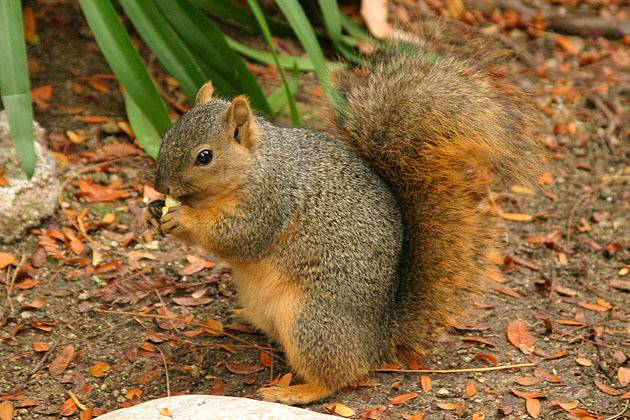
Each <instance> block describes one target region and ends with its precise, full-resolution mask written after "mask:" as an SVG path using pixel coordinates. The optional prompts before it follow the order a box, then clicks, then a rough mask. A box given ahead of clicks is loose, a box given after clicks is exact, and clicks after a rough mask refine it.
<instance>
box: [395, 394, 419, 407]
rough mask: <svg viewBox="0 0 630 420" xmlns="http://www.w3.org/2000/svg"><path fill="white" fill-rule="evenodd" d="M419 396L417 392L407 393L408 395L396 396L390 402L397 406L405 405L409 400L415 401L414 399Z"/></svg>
mask: <svg viewBox="0 0 630 420" xmlns="http://www.w3.org/2000/svg"><path fill="white" fill-rule="evenodd" d="M417 396H418V394H417V393H415V392H407V393H406V394H400V395H397V396H395V397H394V398H392V399H391V400H390V402H391V403H392V404H394V405H396V404H403V403H406V402H407V401H409V400H413V399H414V398H416V397H417Z"/></svg>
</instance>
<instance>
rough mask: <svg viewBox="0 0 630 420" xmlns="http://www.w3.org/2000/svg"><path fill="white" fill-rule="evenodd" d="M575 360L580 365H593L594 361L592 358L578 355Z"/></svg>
mask: <svg viewBox="0 0 630 420" xmlns="http://www.w3.org/2000/svg"><path fill="white" fill-rule="evenodd" d="M575 362H576V363H577V364H578V365H580V366H586V367H589V366H593V362H592V361H591V360H590V359H586V358H584V357H576V358H575Z"/></svg>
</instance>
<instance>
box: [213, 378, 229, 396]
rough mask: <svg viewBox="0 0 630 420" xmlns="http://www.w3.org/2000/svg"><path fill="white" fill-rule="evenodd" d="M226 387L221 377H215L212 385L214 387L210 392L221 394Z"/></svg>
mask: <svg viewBox="0 0 630 420" xmlns="http://www.w3.org/2000/svg"><path fill="white" fill-rule="evenodd" d="M224 388H225V384H224V383H223V381H222V380H221V378H214V384H213V385H212V389H210V394H212V395H221V394H223V389H224Z"/></svg>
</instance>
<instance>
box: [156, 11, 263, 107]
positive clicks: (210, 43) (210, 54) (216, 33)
mask: <svg viewBox="0 0 630 420" xmlns="http://www.w3.org/2000/svg"><path fill="white" fill-rule="evenodd" d="M155 3H156V5H157V6H158V8H159V9H160V10H161V11H162V13H163V15H164V16H165V17H166V19H167V20H168V21H169V23H170V24H171V26H172V27H173V28H174V29H175V31H176V32H177V33H178V34H179V36H180V37H181V39H182V40H183V41H184V42H185V43H186V44H187V45H188V46H189V48H190V49H191V50H192V51H193V52H194V53H195V54H196V56H197V57H199V59H200V60H201V61H203V63H205V64H206V65H207V67H208V68H211V69H213V70H214V71H216V73H218V74H220V75H221V76H222V78H223V79H224V80H226V81H227V82H229V83H230V84H231V85H232V89H236V90H237V91H238V92H239V93H244V94H246V95H247V96H249V99H250V100H251V102H252V105H253V106H254V108H256V109H258V110H259V111H261V112H263V113H265V114H267V115H271V108H270V107H269V104H268V103H267V98H266V97H265V95H264V93H263V91H262V89H261V88H260V86H259V85H258V81H257V80H256V78H255V77H254V75H253V74H252V73H251V72H250V71H249V69H248V68H247V66H246V65H245V63H244V62H243V60H242V59H241V57H240V56H239V55H238V54H237V53H236V52H235V51H234V50H233V49H232V48H230V46H229V45H228V43H227V41H226V40H225V36H224V35H223V33H222V32H221V30H220V29H219V28H218V27H217V25H216V24H215V23H214V22H212V21H210V20H209V19H207V18H206V17H205V16H204V15H203V13H202V12H201V10H199V9H198V8H197V7H196V6H195V5H194V4H193V3H191V2H190V1H189V0H155ZM212 82H213V85H214V84H218V83H217V81H216V80H214V79H212Z"/></svg>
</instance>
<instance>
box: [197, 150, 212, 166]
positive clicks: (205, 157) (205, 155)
mask: <svg viewBox="0 0 630 420" xmlns="http://www.w3.org/2000/svg"><path fill="white" fill-rule="evenodd" d="M210 162H212V150H208V149H203V150H202V151H201V152H199V154H198V155H197V158H196V159H195V165H198V166H204V165H207V164H209V163H210Z"/></svg>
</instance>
